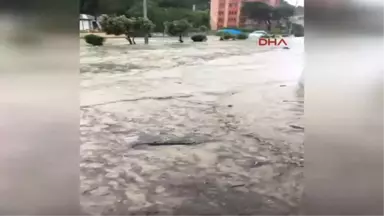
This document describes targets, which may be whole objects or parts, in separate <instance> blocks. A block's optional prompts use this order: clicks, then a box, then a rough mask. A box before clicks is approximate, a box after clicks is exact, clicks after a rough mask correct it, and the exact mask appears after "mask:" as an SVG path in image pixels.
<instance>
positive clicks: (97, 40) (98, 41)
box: [84, 34, 105, 46]
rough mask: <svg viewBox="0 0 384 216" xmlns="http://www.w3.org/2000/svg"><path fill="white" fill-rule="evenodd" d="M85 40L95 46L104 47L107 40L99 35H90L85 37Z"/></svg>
mask: <svg viewBox="0 0 384 216" xmlns="http://www.w3.org/2000/svg"><path fill="white" fill-rule="evenodd" d="M84 40H85V42H87V43H88V44H91V45H93V46H102V45H103V44H104V41H105V38H104V37H101V36H98V35H94V34H89V35H85V36H84Z"/></svg>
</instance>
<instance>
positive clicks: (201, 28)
mask: <svg viewBox="0 0 384 216" xmlns="http://www.w3.org/2000/svg"><path fill="white" fill-rule="evenodd" d="M199 30H200V31H201V32H207V31H208V27H207V26H205V25H202V26H200V27H199Z"/></svg>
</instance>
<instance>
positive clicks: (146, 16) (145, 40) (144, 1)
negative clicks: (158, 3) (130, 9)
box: [143, 0, 148, 44]
mask: <svg viewBox="0 0 384 216" xmlns="http://www.w3.org/2000/svg"><path fill="white" fill-rule="evenodd" d="M147 6H148V4H147V0H143V15H144V19H148V14H147V11H148V10H147ZM144 42H145V44H148V34H147V33H146V34H145V35H144Z"/></svg>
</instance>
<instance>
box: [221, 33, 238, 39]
mask: <svg viewBox="0 0 384 216" xmlns="http://www.w3.org/2000/svg"><path fill="white" fill-rule="evenodd" d="M222 38H223V39H224V40H230V39H235V38H236V37H235V36H234V35H232V34H230V33H228V32H224V34H223V36H222Z"/></svg>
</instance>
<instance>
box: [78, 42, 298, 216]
mask: <svg viewBox="0 0 384 216" xmlns="http://www.w3.org/2000/svg"><path fill="white" fill-rule="evenodd" d="M302 40H303V39H302V38H294V39H289V40H288V44H289V46H290V48H291V49H289V50H285V49H281V48H279V49H276V48H275V49H268V48H260V47H257V45H256V42H254V41H224V42H222V41H218V39H217V38H215V37H213V38H209V40H208V42H207V43H195V44H194V43H190V42H187V43H185V44H178V43H177V41H173V40H170V39H153V40H151V41H150V45H149V46H145V45H139V44H138V45H137V46H129V45H127V42H126V41H125V40H124V39H110V40H107V43H106V45H105V46H103V47H88V46H86V45H85V44H84V43H82V42H81V48H80V55H81V59H80V63H81V123H80V131H81V141H82V142H81V143H82V144H81V148H80V149H81V150H80V154H81V163H80V173H81V175H80V179H81V204H82V207H83V210H84V212H85V213H87V214H93V215H127V214H128V215H138V214H143V215H162V214H172V215H189V214H196V215H199V214H204V215H206V214H221V215H223V214H226V215H229V214H236V215H239V214H247V215H251V214H252V215H254V214H266V215H278V214H298V212H299V210H300V209H299V204H300V199H301V196H302V193H303V163H304V162H303V142H304V131H303V130H304V128H303V124H302V118H303V111H304V103H303V100H304V98H303V90H302V89H299V88H298V85H297V84H298V80H299V77H300V75H301V72H302V68H303V65H302V61H303V59H302V58H303V54H304V47H303V46H304V43H303V41H302ZM138 43H140V42H138Z"/></svg>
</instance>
